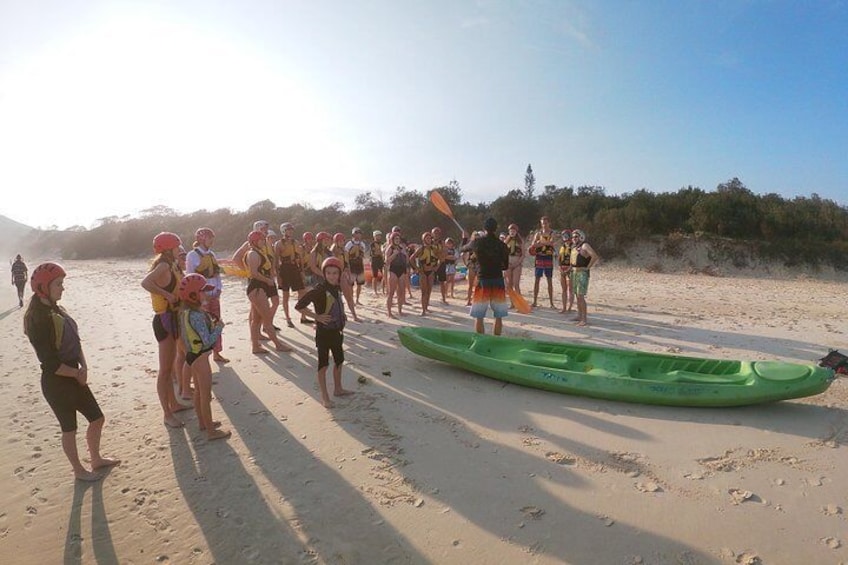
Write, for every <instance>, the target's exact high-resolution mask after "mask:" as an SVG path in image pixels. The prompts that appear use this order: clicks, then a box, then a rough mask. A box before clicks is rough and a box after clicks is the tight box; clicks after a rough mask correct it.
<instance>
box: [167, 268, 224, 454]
mask: <svg viewBox="0 0 848 565" xmlns="http://www.w3.org/2000/svg"><path fill="white" fill-rule="evenodd" d="M213 288H214V287H213V286H212V285H211V284H207V282H206V277H204V276H203V275H201V274H198V273H191V274H188V275H186V276H185V278H183V280H182V281H180V289H179V294H180V300H181V301H182V304H183V308H182V309H181V310H180V337H181V338H182V340H183V344H184V345H185V351H186V354H185V362H186V365H188V366H189V367H190V368H191V376H192V378H193V379H194V410H195V411H196V412H197V420H198V422H199V424H200V430H201V431H205V432H206V439H208V440H210V441H211V440H215V439H224V438H228V437H230V435H231V434H230V432H229V431H225V430H221V429H218V427H219V426H220V425H221V423H220V422H215V421H214V420H212V368H211V367H210V366H209V356H210V355H211V353H212V349H213V348H214V347H215V342H217V341H218V338H219V337H221V331H222V330H223V329H224V324H223V322H221V321H220V320H216V319H213V317H212V315H211V314H210V313H209V312H207V311H205V310H204V309H203V307H202V304H201V302H202V298H203V293H204V292H208V291H210V290H212V289H213Z"/></svg>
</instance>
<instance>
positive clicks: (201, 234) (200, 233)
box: [194, 228, 215, 240]
mask: <svg viewBox="0 0 848 565" xmlns="http://www.w3.org/2000/svg"><path fill="white" fill-rule="evenodd" d="M207 237H215V232H214V231H212V228H197V231H196V232H194V239H196V240H201V239H204V238H207Z"/></svg>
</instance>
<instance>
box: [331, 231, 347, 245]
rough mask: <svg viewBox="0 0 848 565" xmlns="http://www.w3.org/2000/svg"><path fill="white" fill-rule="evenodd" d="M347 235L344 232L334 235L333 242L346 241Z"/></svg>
mask: <svg viewBox="0 0 848 565" xmlns="http://www.w3.org/2000/svg"><path fill="white" fill-rule="evenodd" d="M344 240H345V235H344V234H343V233H342V232H339V233H337V234H336V235H334V236H333V243H344Z"/></svg>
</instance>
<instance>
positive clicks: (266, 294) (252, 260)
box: [244, 230, 291, 354]
mask: <svg viewBox="0 0 848 565" xmlns="http://www.w3.org/2000/svg"><path fill="white" fill-rule="evenodd" d="M247 241H248V242H249V243H250V250H249V251H248V252H247V255H246V256H245V261H244V262H245V265H246V266H247V270H248V272H249V273H250V274H249V275H248V277H249V278H248V279H247V298H248V299H249V300H250V310H251V314H250V342H251V344H252V345H253V353H256V354H262V353H267V352H268V350H266V349H265V348H264V347H262V346H261V345H260V344H259V338H260V332H261V331H263V330H264V332H265V335H266V336H267V337H268V339H269V340H271V341H273V342H274V346H275V347H276V349H277V351H291V347H289V346H288V345H286V344H284V343H283V342H282V341H280V338H278V337H277V332H276V330H275V329H274V321H273V318H272V317H271V316H272V313H271V304H270V303H269V301H270V299H271V297H272V296H275V295H276V294H277V283H276V281H275V280H274V275H273V272H274V271H273V269H274V260H273V257H271V255H270V253H268V251H267V246H266V245H265V234H264V233H262V232H261V231H258V230H254V231H252V232H250V233H249V234H248V236H247Z"/></svg>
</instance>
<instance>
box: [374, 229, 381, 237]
mask: <svg viewBox="0 0 848 565" xmlns="http://www.w3.org/2000/svg"><path fill="white" fill-rule="evenodd" d="M371 235H372V236H373V237H377V236H378V235H383V232H381V231H380V230H374V231H373V232H371Z"/></svg>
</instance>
